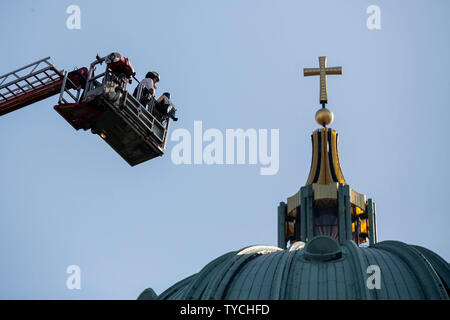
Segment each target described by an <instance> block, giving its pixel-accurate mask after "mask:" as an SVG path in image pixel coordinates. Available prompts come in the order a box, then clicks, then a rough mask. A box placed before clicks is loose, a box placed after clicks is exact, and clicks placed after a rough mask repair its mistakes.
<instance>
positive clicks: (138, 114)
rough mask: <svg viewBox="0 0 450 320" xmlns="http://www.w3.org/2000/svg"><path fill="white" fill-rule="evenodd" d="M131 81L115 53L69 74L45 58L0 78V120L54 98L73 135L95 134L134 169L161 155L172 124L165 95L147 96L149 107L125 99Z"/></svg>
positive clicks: (127, 68)
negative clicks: (88, 131)
mask: <svg viewBox="0 0 450 320" xmlns="http://www.w3.org/2000/svg"><path fill="white" fill-rule="evenodd" d="M103 63H105V64H106V68H104V69H103V70H102V72H100V73H98V74H95V71H96V69H97V68H98V67H99V65H101V64H103ZM134 76H135V72H134V68H133V66H132V65H131V64H130V62H129V60H128V59H127V58H125V57H124V56H122V55H121V54H119V53H115V52H113V53H111V54H109V55H107V56H105V57H103V58H101V57H99V56H97V57H96V59H95V61H94V62H92V63H91V65H90V67H89V69H88V68H79V69H76V70H74V71H70V72H67V71H64V70H58V69H56V68H55V67H54V66H53V64H52V63H50V57H47V58H44V59H41V60H38V61H36V62H33V63H31V64H29V65H26V66H24V67H22V68H20V69H17V70H15V71H12V72H9V73H7V74H5V75H3V76H1V77H0V116H3V115H5V114H7V113H10V112H13V111H15V110H18V109H20V108H23V107H25V106H27V105H30V104H32V103H34V102H37V101H40V100H43V99H46V98H48V97H51V96H54V95H57V94H59V99H58V104H57V105H56V106H54V109H55V110H56V112H58V113H59V114H60V115H61V116H62V117H63V118H64V119H65V120H66V121H67V122H68V123H70V125H71V126H72V127H73V128H74V129H75V130H79V129H83V130H88V129H90V130H91V132H92V133H93V134H98V135H99V136H100V137H101V138H102V139H103V140H105V141H106V142H107V143H108V144H109V145H110V146H111V147H112V148H113V149H114V150H115V151H116V152H117V153H118V154H119V155H120V156H121V157H122V158H123V159H124V160H125V161H127V162H128V163H129V164H130V165H131V166H134V165H137V164H139V163H142V162H144V161H147V160H150V159H153V158H155V157H157V156H162V155H163V154H164V150H165V148H166V142H167V135H168V131H169V124H170V120H175V121H176V119H177V118H175V111H176V109H175V106H174V105H173V103H172V102H171V101H170V94H167V93H166V94H165V95H163V96H162V98H160V99H158V101H156V100H155V99H154V98H153V97H152V99H151V101H150V103H149V106H148V107H147V106H144V105H142V104H141V103H140V102H139V100H138V98H137V97H134V96H133V95H132V94H130V93H129V92H128V91H127V89H126V87H127V84H129V83H131V82H132V78H134ZM134 79H136V78H134ZM136 81H137V80H136ZM137 91H138V92H139V91H140V90H137Z"/></svg>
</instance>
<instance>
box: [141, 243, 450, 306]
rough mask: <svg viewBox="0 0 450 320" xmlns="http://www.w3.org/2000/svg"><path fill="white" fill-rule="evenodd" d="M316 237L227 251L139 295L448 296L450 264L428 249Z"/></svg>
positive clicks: (197, 297)
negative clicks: (375, 277) (375, 279)
mask: <svg viewBox="0 0 450 320" xmlns="http://www.w3.org/2000/svg"><path fill="white" fill-rule="evenodd" d="M319 237H323V236H317V238H318V240H319ZM315 240H316V238H314V239H311V240H310V241H309V243H307V244H306V245H305V243H304V242H300V241H298V242H295V243H294V244H293V245H291V246H290V248H288V249H280V248H277V247H272V246H251V247H247V248H244V249H242V250H238V251H233V252H229V253H227V254H225V255H223V256H221V257H219V258H217V259H215V260H213V261H212V262H210V263H209V264H207V265H206V266H205V267H204V268H203V269H202V270H201V271H200V272H198V273H197V274H194V275H192V276H190V277H188V278H186V279H184V280H182V281H180V282H178V283H176V284H175V285H173V286H172V287H170V288H169V289H167V290H166V291H164V292H163V293H161V294H160V295H159V296H157V295H156V294H155V293H154V291H153V290H152V289H146V290H144V292H142V294H141V295H140V296H139V299H158V300H171V299H176V300H185V299H186V300H210V299H227V300H228V299H236V300H239V299H244V300H245V299H251V300H260V299H262V300H266V299H276V300H278V299H281V300H289V299H313V300H316V299H319V300H320V299H325V300H329V299H332V300H336V299H337V300H340V299H344V300H347V299H350V300H378V299H381V300H386V299H395V300H397V299H414V300H417V299H448V297H449V296H448V294H449V288H450V268H449V265H448V263H447V262H446V261H444V260H443V259H442V258H441V257H439V256H438V255H436V254H435V253H433V252H431V251H429V250H427V249H425V248H422V247H418V246H412V245H407V244H405V243H402V242H398V241H383V242H379V243H377V244H375V245H373V246H371V247H358V246H356V244H355V243H354V242H353V241H344V242H343V243H342V244H339V243H338V242H337V241H335V240H334V239H332V238H328V239H327V240H326V241H323V240H324V239H320V242H319V243H317V246H316V244H314V242H315ZM325 242H328V243H326V244H325V247H326V248H329V249H331V250H327V249H321V248H324V243H325ZM313 244H314V248H311V247H312V245H313ZM311 251H312V252H311ZM333 252H334V253H335V254H334V255H333ZM339 252H340V254H336V253H339ZM311 254H314V257H313V258H312V257H311V256H310V255H311ZM320 255H323V258H324V259H321V257H320ZM326 257H328V258H326ZM371 265H377V266H379V268H380V270H379V272H380V288H379V289H376V288H374V289H369V286H368V283H367V282H370V276H371V273H370V272H369V273H368V268H369V266H371Z"/></svg>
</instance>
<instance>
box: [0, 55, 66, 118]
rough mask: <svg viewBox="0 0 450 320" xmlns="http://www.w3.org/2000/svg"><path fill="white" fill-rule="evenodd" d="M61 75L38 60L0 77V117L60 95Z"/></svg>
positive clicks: (48, 62) (44, 60)
mask: <svg viewBox="0 0 450 320" xmlns="http://www.w3.org/2000/svg"><path fill="white" fill-rule="evenodd" d="M62 81H63V74H62V73H61V71H59V70H57V69H56V68H55V67H54V66H53V64H52V63H51V62H50V57H47V58H44V59H41V60H38V61H36V62H33V63H31V64H29V65H26V66H24V67H22V68H20V69H17V70H14V71H12V72H9V73H7V74H5V75H3V76H1V77H0V116H2V115H4V114H7V113H9V112H12V111H14V110H17V109H20V108H22V107H25V106H27V105H29V104H32V103H34V102H37V101H40V100H43V99H46V98H48V97H50V96H53V95H55V94H58V93H60V90H61V85H62Z"/></svg>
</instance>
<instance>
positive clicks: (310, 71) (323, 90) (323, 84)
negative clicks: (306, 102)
mask: <svg viewBox="0 0 450 320" xmlns="http://www.w3.org/2000/svg"><path fill="white" fill-rule="evenodd" d="M329 74H342V67H331V68H327V57H319V68H304V69H303V75H304V76H305V77H308V76H319V75H320V103H321V104H322V105H324V104H325V103H328V95H327V75H329Z"/></svg>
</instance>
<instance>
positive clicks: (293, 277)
mask: <svg viewBox="0 0 450 320" xmlns="http://www.w3.org/2000/svg"><path fill="white" fill-rule="evenodd" d="M319 65H320V68H307V69H304V75H305V76H309V75H320V103H321V104H322V109H320V110H319V112H318V115H319V116H320V117H318V118H320V119H318V120H317V121H318V123H319V124H320V125H322V128H320V129H317V130H315V131H314V132H313V134H312V135H311V142H312V159H311V167H310V172H309V175H308V178H307V181H306V184H305V185H304V186H302V187H301V188H300V190H299V191H298V192H297V193H295V194H294V195H293V196H291V197H288V198H287V201H286V202H281V203H280V205H279V206H278V247H273V246H251V247H247V248H244V249H242V250H238V251H233V252H229V253H227V254H225V255H223V256H221V257H219V258H217V259H215V260H213V261H212V262H210V263H209V264H207V265H206V266H205V267H204V268H203V269H202V270H201V271H200V272H198V273H197V274H194V275H192V276H190V277H189V278H186V279H184V280H182V281H180V282H178V283H176V284H175V285H173V286H172V287H170V288H169V289H167V290H166V291H164V292H163V293H162V294H160V295H159V296H158V295H156V293H155V292H154V291H153V290H152V289H146V290H144V292H142V293H141V295H140V296H139V299H160V300H167V299H180V300H184V299H187V300H197V299H227V300H228V299H231V300H238V299H243V300H249V299H250V300H266V299H277V300H289V299H314V300H316V299H320V300H341V299H347V300H349V299H350V300H389V299H393V300H397V299H413V300H419V299H433V300H435V299H445V300H448V299H449V294H450V291H449V288H450V267H449V264H448V263H447V262H446V261H445V260H444V259H442V258H441V257H439V256H438V255H437V254H435V253H433V252H432V251H430V250H428V249H425V248H422V247H419V246H414V245H408V244H405V243H403V242H399V241H382V242H378V236H377V224H376V212H375V202H374V201H373V200H372V199H370V198H369V199H367V198H366V196H365V195H364V194H362V193H358V192H356V191H355V190H354V189H353V188H351V187H350V185H349V184H348V183H347V181H346V180H345V179H344V175H343V173H342V169H341V166H340V162H339V155H338V134H337V133H336V131H335V130H333V129H331V128H327V127H326V126H327V125H329V124H330V123H331V121H332V113H331V111H329V110H328V109H326V108H325V104H326V103H327V102H328V97H327V93H326V75H327V74H341V73H342V68H341V67H332V68H327V67H326V58H325V57H320V58H319Z"/></svg>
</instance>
